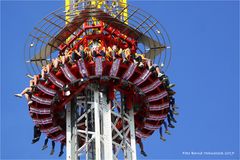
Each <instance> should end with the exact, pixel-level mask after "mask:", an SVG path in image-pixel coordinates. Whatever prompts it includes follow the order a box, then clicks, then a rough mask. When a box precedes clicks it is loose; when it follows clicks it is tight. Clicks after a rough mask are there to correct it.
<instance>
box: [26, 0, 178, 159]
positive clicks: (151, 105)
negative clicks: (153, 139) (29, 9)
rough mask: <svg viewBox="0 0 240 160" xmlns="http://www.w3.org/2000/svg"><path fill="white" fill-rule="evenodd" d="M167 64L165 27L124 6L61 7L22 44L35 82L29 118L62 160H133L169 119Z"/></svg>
mask: <svg viewBox="0 0 240 160" xmlns="http://www.w3.org/2000/svg"><path fill="white" fill-rule="evenodd" d="M81 47H82V49H79V48H81ZM75 50H78V51H79V53H80V55H78V56H77V55H76V53H74V54H75V58H76V57H78V58H76V59H74V56H73V52H76V51H75ZM120 52H121V53H120ZM94 53H95V54H96V55H94ZM135 53H137V54H135ZM139 57H141V58H139ZM170 59H171V44H170V41H169V37H168V35H167V33H166V31H165V29H164V28H163V26H162V25H161V24H160V23H159V22H158V21H157V20H156V19H155V18H153V17H152V16H151V15H149V14H147V13H146V12H144V11H142V10H140V9H138V8H136V7H134V6H131V5H129V4H127V2H126V0H120V1H103V0H99V1H82V0H80V1H76V0H66V6H65V8H62V9H59V10H57V11H54V12H52V13H51V14H49V15H48V16H46V17H45V18H43V20H41V21H40V22H39V24H38V25H37V26H36V27H34V30H33V32H31V33H30V34H29V37H28V40H27V43H26V47H25V60H26V62H27V63H26V64H27V67H28V68H29V73H30V74H31V75H37V76H34V77H35V78H34V80H35V84H34V86H31V87H32V88H33V89H31V94H29V95H30V96H29V97H30V98H29V101H30V102H31V103H29V112H30V115H31V117H32V119H33V121H34V123H35V124H37V125H38V126H39V129H40V131H41V132H42V133H45V134H46V135H47V137H49V138H51V139H52V140H53V141H59V142H61V143H62V144H65V145H66V159H67V160H77V159H80V158H82V157H83V158H84V159H88V160H92V159H96V160H111V159H118V158H119V156H120V155H122V157H124V159H128V160H136V159H137V157H136V144H137V143H139V141H141V139H142V138H147V137H149V136H150V135H151V134H152V133H153V132H154V131H155V130H156V129H159V128H160V127H161V125H162V123H163V121H164V119H165V118H167V116H168V114H169V111H170V105H169V102H170V99H171V97H172V96H173V95H174V94H175V92H174V91H173V90H172V89H171V86H169V80H168V78H167V76H166V75H165V74H164V72H163V71H164V70H166V69H167V67H168V65H169V62H170ZM55 63H57V64H56V65H55ZM154 64H155V65H154ZM157 64H159V65H157ZM160 64H161V65H160ZM163 64H164V65H163ZM41 72H42V74H40V73H41Z"/></svg>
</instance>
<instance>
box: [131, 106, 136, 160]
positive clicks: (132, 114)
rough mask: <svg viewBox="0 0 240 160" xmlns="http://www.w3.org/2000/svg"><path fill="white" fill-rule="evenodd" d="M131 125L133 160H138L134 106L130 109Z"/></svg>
mask: <svg viewBox="0 0 240 160" xmlns="http://www.w3.org/2000/svg"><path fill="white" fill-rule="evenodd" d="M129 127H130V142H131V160H136V159H137V154H136V137H135V126H134V112H133V107H132V108H131V110H130V111H129Z"/></svg>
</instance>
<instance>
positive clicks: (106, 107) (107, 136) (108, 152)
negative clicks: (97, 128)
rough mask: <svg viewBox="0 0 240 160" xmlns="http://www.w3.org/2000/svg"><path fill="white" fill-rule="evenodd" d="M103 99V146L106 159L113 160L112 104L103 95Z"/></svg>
mask: <svg viewBox="0 0 240 160" xmlns="http://www.w3.org/2000/svg"><path fill="white" fill-rule="evenodd" d="M101 99H102V116H103V123H102V125H103V126H102V127H103V139H104V142H103V145H104V148H103V149H104V159H109V160H111V159H112V158H113V145H112V126H111V124H112V120H111V111H112V109H111V103H108V104H107V97H106V95H105V94H101Z"/></svg>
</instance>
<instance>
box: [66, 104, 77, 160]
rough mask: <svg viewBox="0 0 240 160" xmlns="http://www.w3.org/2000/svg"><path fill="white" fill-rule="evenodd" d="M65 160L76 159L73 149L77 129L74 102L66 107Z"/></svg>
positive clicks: (75, 142) (75, 143)
mask: <svg viewBox="0 0 240 160" xmlns="http://www.w3.org/2000/svg"><path fill="white" fill-rule="evenodd" d="M66 111H67V113H66V130H67V133H66V134H67V139H66V147H67V148H66V149H67V154H66V159H67V160H75V159H77V153H76V150H75V147H76V145H77V134H76V133H77V127H76V123H75V121H76V104H75V102H74V100H73V101H72V102H69V103H68V104H67V105H66Z"/></svg>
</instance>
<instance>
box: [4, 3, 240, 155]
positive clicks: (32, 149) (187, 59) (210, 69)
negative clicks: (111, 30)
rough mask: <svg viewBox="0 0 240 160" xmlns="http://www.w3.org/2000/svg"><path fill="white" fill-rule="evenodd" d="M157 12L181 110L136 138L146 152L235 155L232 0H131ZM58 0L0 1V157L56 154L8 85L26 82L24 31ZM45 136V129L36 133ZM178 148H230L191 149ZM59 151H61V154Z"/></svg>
mask: <svg viewBox="0 0 240 160" xmlns="http://www.w3.org/2000/svg"><path fill="white" fill-rule="evenodd" d="M130 3H131V4H133V5H135V6H137V7H139V8H141V9H144V10H146V11H147V12H148V13H150V14H152V15H153V16H154V17H156V18H157V19H158V20H159V21H160V22H161V23H162V24H163V25H164V26H165V28H166V29H167V31H168V32H169V34H170V37H171V40H172V43H173V59H172V64H171V66H170V69H169V70H168V72H167V74H168V75H169V77H170V80H171V81H173V82H175V83H176V84H177V86H176V87H175V90H176V91H177V95H176V101H177V104H178V106H179V112H180V115H179V116H178V117H177V121H178V122H177V124H176V128H175V129H171V130H170V132H171V136H167V135H166V138H167V141H166V142H162V141H160V139H159V133H158V132H155V133H154V134H153V136H151V137H150V138H148V139H146V140H143V143H144V147H145V151H146V152H147V154H148V157H147V158H144V157H142V156H141V155H140V154H139V152H138V158H139V159H238V158H239V46H238V45H239V2H238V1H180V2H177V1H140V2H139V1H138V2H137V1H130ZM63 5H64V3H63V1H55V2H53V1H1V78H0V79H1V107H0V108H1V118H0V119H1V159H49V160H50V159H57V154H58V152H59V147H60V146H59V145H58V144H57V146H56V154H55V156H54V157H50V156H49V153H50V150H49V149H48V151H41V146H42V143H43V140H44V138H42V140H41V141H40V142H39V143H37V144H35V145H31V139H32V136H33V129H32V128H33V122H32V120H31V119H30V117H29V116H28V109H27V104H26V101H25V100H24V99H22V100H21V99H17V98H15V97H14V96H13V94H14V93H16V92H19V91H21V90H22V89H23V88H25V87H26V86H27V85H28V79H27V78H25V76H24V75H25V74H26V72H27V70H26V68H25V64H24V62H23V59H24V58H23V47H24V42H25V40H26V38H27V34H28V33H29V32H30V31H32V29H33V27H34V26H35V25H36V24H37V22H38V21H40V20H41V19H42V18H43V17H44V16H46V15H47V14H49V13H50V12H52V11H54V10H56V9H58V8H60V7H62V6H63ZM42 137H44V136H42ZM182 152H233V155H232V156H229V155H216V156H206V155H201V156H193V155H184V154H182ZM64 158H65V157H64V156H63V157H62V159H64Z"/></svg>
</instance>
